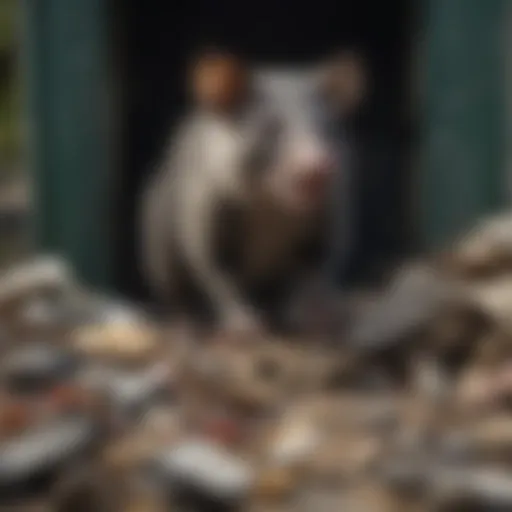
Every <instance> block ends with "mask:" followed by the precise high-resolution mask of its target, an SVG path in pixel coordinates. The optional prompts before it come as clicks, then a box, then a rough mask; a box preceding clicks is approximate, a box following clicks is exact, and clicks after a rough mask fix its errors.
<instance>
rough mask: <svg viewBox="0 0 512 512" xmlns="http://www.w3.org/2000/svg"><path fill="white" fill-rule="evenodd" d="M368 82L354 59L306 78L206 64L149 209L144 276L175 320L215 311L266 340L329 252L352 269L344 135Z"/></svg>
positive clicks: (214, 59)
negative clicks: (342, 125)
mask: <svg viewBox="0 0 512 512" xmlns="http://www.w3.org/2000/svg"><path fill="white" fill-rule="evenodd" d="M363 71H364V68H363V66H362V64H360V61H359V60H358V58H357V56H356V55H354V54H350V53H342V54H340V55H338V56H337V57H336V58H334V59H330V60H328V61H327V62H325V63H322V65H320V64H317V65H311V66H310V67H307V68H304V69H286V68H258V67H255V66H254V67H250V66H247V65H246V64H244V63H242V62H241V61H240V60H238V59H236V57H234V56H232V55H229V54H225V53H215V52H213V53H208V54H206V55H203V56H202V57H201V58H200V59H198V60H197V61H196V63H195V66H194V67H193V72H192V74H191V76H192V79H191V90H192V99H193V102H194V104H193V107H192V109H191V111H190V112H189V113H188V114H187V115H186V116H185V118H184V119H183V120H182V122H181V123H180V124H179V126H178V129H177V132H176V133H175V134H174V135H173V137H172V139H171V142H170V144H169V145H168V147H167V149H166V154H165V155H164V158H163V160H162V163H161V165H160V168H159V169H158V170H157V172H156V173H155V174H154V176H152V178H151V181H150V183H149V185H148V188H147V189H146V191H145V194H144V197H143V201H142V208H141V218H142V222H141V235H142V237H141V249H142V251H141V252H142V261H143V270H144V271H145V275H146V276H147V279H148V282H149V283H150V285H151V286H152V288H153V290H154V291H155V293H157V294H159V297H160V299H162V300H165V301H167V303H168V304H169V305H171V306H173V307H174V311H175V312H178V311H180V312H185V311H186V312H191V311H196V312H197V310H198V309H197V305H198V304H199V303H201V304H206V305H207V306H206V308H207V310H208V311H210V313H211V315H210V318H211V319H213V320H214V321H216V322H218V323H220V324H221V325H223V326H224V327H227V328H228V329H241V330H249V331H253V330H260V329H261V328H265V327H266V326H267V325H270V324H271V323H272V320H270V318H271V317H272V314H271V313H270V312H271V311H272V312H275V311H276V309H275V308H276V307H277V304H283V303H284V301H286V297H288V296H289V294H290V292H291V290H293V289H296V288H297V286H299V284H300V283H302V282H305V281H306V280H307V279H311V276H314V275H320V274H321V272H322V265H323V264H324V263H325V261H326V249H330V250H331V252H332V251H333V250H336V251H338V252H339V254H337V258H338V260H339V259H340V258H342V257H343V255H342V252H346V251H345V250H346V249H347V248H348V246H349V241H348V239H347V238H348V237H347V232H348V227H349V208H348V196H349V194H347V190H348V172H347V169H346V167H347V165H346V159H345V158H344V148H343V143H342V140H340V139H339V138H338V140H336V137H335V130H334V129H333V127H335V126H337V121H339V120H340V119H342V118H343V116H345V115H347V114H348V113H349V112H350V111H351V110H354V109H355V108H357V106H358V105H359V104H360V103H361V99H362V97H363V91H364V87H363V85H364V80H363V77H364V72H363ZM340 194H342V195H340ZM330 257H331V259H332V254H331V255H330ZM194 308H195V309H194ZM278 309H279V308H278ZM202 310H204V309H202ZM278 317H279V314H277V316H275V315H274V319H275V318H278Z"/></svg>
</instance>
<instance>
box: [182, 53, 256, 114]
mask: <svg viewBox="0 0 512 512" xmlns="http://www.w3.org/2000/svg"><path fill="white" fill-rule="evenodd" d="M190 89H191V91H190V92H191V96H192V99H193V101H194V103H195V104H196V105H198V106H199V107H201V108H206V109H208V110H215V111H220V112H222V113H229V112H230V111H232V110H233V109H235V108H236V107H238V106H239V105H240V103H241V102H242V101H243V99H244V98H245V96H246V94H247V92H248V70H247V68H246V66H245V65H244V63H243V62H242V61H241V60H240V59H238V58H237V57H236V56H235V55H232V54H230V53H228V52H224V51H219V50H208V51H205V52H202V53H201V54H200V55H199V56H198V57H196V58H195V59H194V60H193V62H192V66H191V73H190Z"/></svg>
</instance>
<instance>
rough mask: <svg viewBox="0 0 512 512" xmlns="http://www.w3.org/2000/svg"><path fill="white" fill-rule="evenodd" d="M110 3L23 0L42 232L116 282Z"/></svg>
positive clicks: (83, 269)
mask: <svg viewBox="0 0 512 512" xmlns="http://www.w3.org/2000/svg"><path fill="white" fill-rule="evenodd" d="M107 5H108V2H107V1H106V0H23V9H24V10H23V12H24V27H23V28H24V42H25V57H26V59H25V65H26V66H25V70H26V84H27V88H28V89H27V95H28V100H29V101H28V102H29V107H28V113H29V116H30V117H29V120H30V128H31V141H30V153H31V165H32V169H33V172H34V177H35V186H36V190H35V197H34V204H35V215H34V216H33V218H34V222H35V224H34V235H35V237H36V241H37V244H38V246H39V247H42V248H44V249H47V250H49V251H57V252H59V253H61V254H63V255H65V256H66V257H68V258H69V259H70V260H71V261H72V262H73V264H75V266H76V268H77V270H78V272H79V274H80V275H81V276H82V277H83V278H84V279H86V280H87V281H89V282H91V283H93V284H98V285H102V286H108V285H110V281H111V278H112V271H111V269H112V261H111V249H112V248H111V244H110V239H111V232H110V229H111V225H110V222H109V219H111V211H110V203H109V198H110V197H111V186H112V172H111V168H112V166H111V156H112V155H111V144H110V142H111V135H112V134H111V116H110V105H111V101H110V89H109V87H110V83H109V78H108V76H109V73H108V70H109V67H108V51H107V50H108V44H107V42H108V41H107V35H108V26H107V21H108V16H107V13H106V8H107Z"/></svg>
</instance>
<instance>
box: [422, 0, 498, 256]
mask: <svg viewBox="0 0 512 512" xmlns="http://www.w3.org/2000/svg"><path fill="white" fill-rule="evenodd" d="M505 3H506V0H426V3H425V8H426V9H425V11H424V14H425V16H426V18H425V20H424V21H423V24H424V27H425V37H426V41H425V43H426V56H425V57H426V61H425V64H426V70H425V71H426V73H425V75H424V76H425V77H426V81H425V83H424V84H423V86H424V90H423V96H424V99H425V103H424V105H423V107H424V110H423V112H422V114H423V120H424V122H425V124H424V132H423V134H424V147H423V155H422V156H423V168H422V179H421V180H420V187H421V189H420V196H421V198H422V199H421V203H422V204H421V235H422V239H423V241H424V243H425V245H427V246H430V247H436V246H438V245H439V244H442V243H443V242H446V241H447V240H449V239H450V237H452V236H453V235H455V234H458V233H460V232H461V230H464V229H465V228H467V227H468V226H469V225H470V224H471V223H472V222H473V221H474V220H475V219H476V218H477V217H478V216H480V215H482V214H486V213H489V212H492V211H494V210H495V209H497V208H499V207H500V205H502V204H503V203H504V201H505V199H506V190H505V187H506V180H505V155H506V146H505V142H506V141H505V133H506V132H505V126H506V115H505V114H506V112H505V78H504V70H505V53H504V51H505V48H506V46H505V43H504V41H505V39H504V36H505V26H506V25H505V19H506V17H505Z"/></svg>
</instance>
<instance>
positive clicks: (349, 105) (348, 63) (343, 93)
mask: <svg viewBox="0 0 512 512" xmlns="http://www.w3.org/2000/svg"><path fill="white" fill-rule="evenodd" d="M319 79H320V87H321V90H322V93H323V94H324V96H325V98H326V100H327V101H328V103H329V105H330V106H331V107H332V108H333V109H334V111H335V112H336V113H337V114H338V115H341V116H344V115H349V114H351V113H353V112H354V111H355V110H357V109H358V108H359V107H360V106H361V104H362V103H363V101H364V100H365V99H366V97H367V93H368V77H367V68H366V65H365V63H364V61H363V58H362V57H361V56H360V55H359V54H357V53H356V52H353V51H340V52H338V53H337V54H335V55H334V56H331V57H330V58H329V59H326V61H325V62H324V63H323V64H322V66H321V67H320V72H319Z"/></svg>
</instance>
